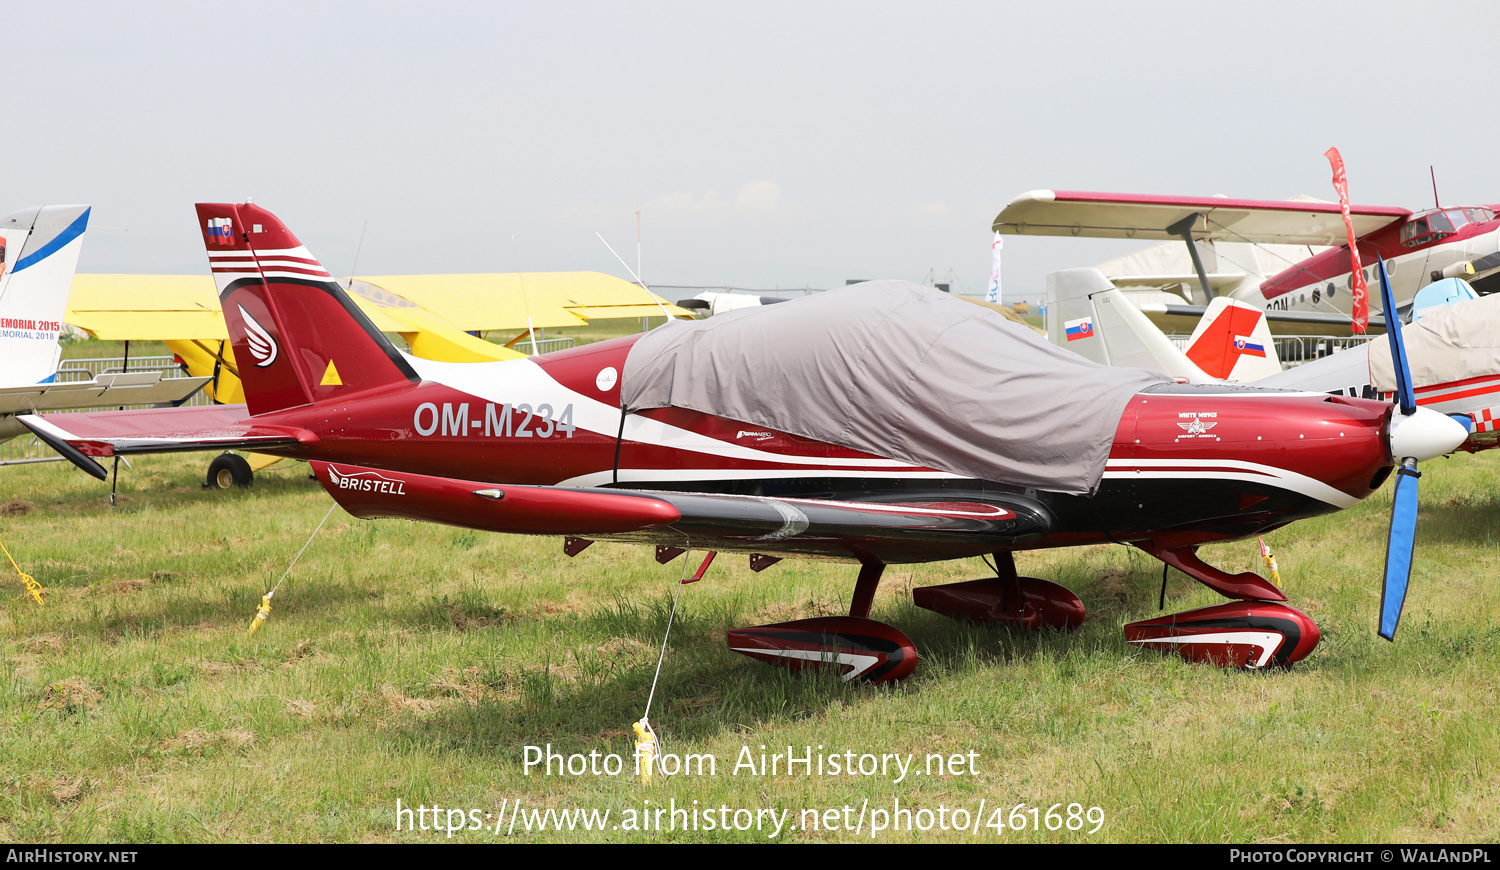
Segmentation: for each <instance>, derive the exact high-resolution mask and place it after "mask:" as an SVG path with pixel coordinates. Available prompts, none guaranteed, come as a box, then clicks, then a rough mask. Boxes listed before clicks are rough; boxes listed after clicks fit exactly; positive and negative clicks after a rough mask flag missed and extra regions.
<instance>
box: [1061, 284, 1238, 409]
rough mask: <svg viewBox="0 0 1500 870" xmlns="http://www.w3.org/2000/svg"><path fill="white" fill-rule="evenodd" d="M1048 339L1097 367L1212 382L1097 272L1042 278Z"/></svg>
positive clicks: (1197, 381)
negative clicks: (1127, 368)
mask: <svg viewBox="0 0 1500 870" xmlns="http://www.w3.org/2000/svg"><path fill="white" fill-rule="evenodd" d="M1047 305H1048V306H1050V307H1051V310H1052V311H1053V312H1055V314H1054V315H1053V316H1052V317H1050V318H1049V319H1048V328H1049V331H1048V335H1047V338H1048V339H1050V340H1051V341H1052V342H1053V343H1054V344H1056V345H1058V346H1059V347H1065V348H1067V349H1068V350H1071V351H1073V352H1075V353H1077V354H1079V355H1080V356H1083V357H1085V358H1086V359H1091V360H1093V361H1094V362H1096V363H1101V364H1103V365H1114V366H1134V367H1137V368H1143V369H1151V370H1152V371H1159V372H1164V373H1166V374H1168V375H1171V376H1172V377H1174V378H1186V379H1187V380H1188V381H1190V382H1192V383H1207V382H1210V381H1212V380H1213V378H1211V377H1209V376H1208V375H1207V374H1205V373H1204V372H1203V371H1202V370H1201V369H1200V368H1198V366H1196V365H1194V364H1193V362H1192V361H1191V360H1189V359H1188V358H1187V356H1186V355H1184V354H1183V352H1182V351H1180V350H1178V349H1177V346H1176V345H1174V344H1172V341H1171V339H1169V338H1167V337H1166V336H1165V335H1163V334H1162V331H1161V330H1160V329H1158V328H1157V327H1156V325H1155V324H1153V323H1152V322H1151V321H1150V319H1148V318H1147V317H1146V315H1144V314H1142V313H1141V312H1140V309H1138V308H1136V307H1135V306H1134V305H1133V304H1131V302H1130V300H1129V299H1127V298H1126V297H1125V295H1124V294H1123V293H1121V292H1120V291H1119V290H1118V289H1116V288H1115V286H1114V285H1113V284H1111V283H1110V282H1109V279H1108V278H1105V277H1104V275H1103V274H1101V273H1100V272H1099V271H1098V270H1097V269H1066V270H1063V271H1061V272H1053V273H1052V274H1050V275H1048V276H1047Z"/></svg>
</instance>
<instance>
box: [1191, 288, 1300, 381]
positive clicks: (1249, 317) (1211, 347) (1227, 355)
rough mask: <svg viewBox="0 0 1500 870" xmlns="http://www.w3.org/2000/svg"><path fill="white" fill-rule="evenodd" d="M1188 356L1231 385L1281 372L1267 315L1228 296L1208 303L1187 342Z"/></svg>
mask: <svg viewBox="0 0 1500 870" xmlns="http://www.w3.org/2000/svg"><path fill="white" fill-rule="evenodd" d="M1187 356H1188V359H1190V360H1192V361H1193V362H1194V363H1195V364H1196V365H1197V366H1198V367H1199V368H1201V369H1202V370H1203V371H1204V372H1206V373H1207V374H1209V375H1210V376H1212V377H1215V378H1218V379H1220V380H1224V381H1230V382H1232V383H1248V382H1250V381H1254V380H1258V379H1260V378H1264V377H1269V376H1271V375H1274V374H1276V373H1277V372H1279V371H1281V360H1280V358H1279V357H1278V356H1277V354H1276V343H1275V341H1273V340H1272V338H1271V327H1270V326H1269V325H1268V324H1267V323H1266V313H1265V311H1263V310H1262V309H1259V308H1256V307H1254V306H1251V305H1246V304H1245V303H1243V302H1239V301H1237V300H1234V299H1230V298H1228V297H1226V296H1220V297H1217V298H1215V299H1214V300H1213V302H1211V303H1209V306H1208V310H1207V311H1205V312H1204V313H1203V318H1202V319H1201V320H1199V321H1198V326H1197V328H1196V329H1194V330H1193V337H1192V338H1191V339H1190V340H1189V341H1188V350H1187Z"/></svg>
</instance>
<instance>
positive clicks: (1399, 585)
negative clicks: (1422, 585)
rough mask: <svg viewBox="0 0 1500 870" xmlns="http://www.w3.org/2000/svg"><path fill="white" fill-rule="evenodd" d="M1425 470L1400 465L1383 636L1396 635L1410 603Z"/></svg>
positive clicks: (1387, 556)
mask: <svg viewBox="0 0 1500 870" xmlns="http://www.w3.org/2000/svg"><path fill="white" fill-rule="evenodd" d="M1421 476H1422V475H1421V473H1420V472H1418V471H1417V470H1416V469H1415V468H1412V467H1409V466H1406V465H1403V466H1401V467H1400V468H1398V469H1396V495H1395V498H1394V499H1393V502H1392V504H1391V534H1390V537H1389V538H1388V539H1387V541H1386V550H1385V586H1384V588H1383V589H1382V590H1381V593H1380V636H1381V637H1383V638H1385V639H1386V640H1395V639H1396V625H1397V623H1399V622H1400V621H1401V609H1402V608H1403V607H1404V606H1405V605H1406V587H1407V583H1408V581H1409V580H1410V579H1411V553H1412V547H1413V545H1414V544H1415V542H1416V537H1417V480H1418V479H1419V478H1421Z"/></svg>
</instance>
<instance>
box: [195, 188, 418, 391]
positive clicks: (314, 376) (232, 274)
mask: <svg viewBox="0 0 1500 870" xmlns="http://www.w3.org/2000/svg"><path fill="white" fill-rule="evenodd" d="M197 209H198V228H199V230H200V231H201V232H202V233H203V244H204V246H205V247H206V248H207V249H208V263H209V268H210V269H211V270H212V272H213V276H214V283H215V285H216V286H217V288H218V291H219V302H220V304H221V305H222V306H223V307H224V322H225V324H226V325H227V326H228V328H229V337H230V340H231V343H232V346H233V348H234V356H235V359H237V360H238V361H239V375H240V380H241V382H242V383H243V386H244V390H245V403H246V405H247V406H248V407H249V411H250V413H251V414H264V413H267V412H270V411H278V410H281V409H283V408H292V407H297V406H299V405H307V404H311V403H314V402H321V401H338V400H340V399H342V398H343V397H345V396H346V395H348V394H349V393H352V392H355V391H361V390H368V389H378V388H384V387H393V386H397V385H401V384H408V383H415V382H417V381H419V380H420V378H419V377H418V375H417V373H416V372H415V371H414V370H413V369H412V367H411V365H410V364H409V363H408V362H407V361H406V358H405V357H403V356H402V355H401V352H400V351H399V350H397V349H396V347H395V345H393V344H391V342H390V340H389V339H387V338H386V337H385V336H384V335H383V334H382V333H381V332H380V330H378V329H376V328H375V325H374V324H373V323H371V322H370V319H369V318H368V317H366V316H365V313H364V312H363V311H361V310H360V309H359V306H358V305H356V304H355V303H354V302H353V300H351V299H350V298H349V296H348V294H346V293H345V292H344V290H343V288H341V287H339V285H338V283H337V282H335V281H334V280H333V276H331V275H330V274H329V273H328V270H327V269H324V268H323V266H322V265H321V264H319V263H318V261H317V260H316V259H314V258H313V256H312V254H311V253H309V252H308V250H307V248H306V247H304V246H303V245H302V243H301V242H299V241H298V240H297V237H296V236H294V235H292V233H291V231H290V230H288V229H287V228H286V226H285V225H284V224H283V223H282V222H281V221H280V220H279V219H278V218H277V217H276V216H275V215H273V214H271V213H270V212H268V211H266V210H265V209H263V208H261V207H259V206H257V205H253V204H251V203H244V204H240V205H236V204H232V203H199V204H198V206H197Z"/></svg>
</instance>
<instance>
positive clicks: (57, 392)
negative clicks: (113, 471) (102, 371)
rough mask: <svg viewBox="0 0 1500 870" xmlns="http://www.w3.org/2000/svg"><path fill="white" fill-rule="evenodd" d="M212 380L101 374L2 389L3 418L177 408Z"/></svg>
mask: <svg viewBox="0 0 1500 870" xmlns="http://www.w3.org/2000/svg"><path fill="white" fill-rule="evenodd" d="M209 380H211V379H210V378H163V377H161V373H160V372H131V373H129V374H118V375H99V376H98V377H96V378H94V379H93V380H92V381H81V382H78V383H50V384H36V385H35V386H30V387H9V388H6V389H0V415H4V414H20V413H32V414H36V413H42V412H45V411H66V410H69V409H77V408H99V407H104V406H108V405H163V404H171V405H178V404H181V403H182V402H185V401H187V400H188V399H190V398H192V396H193V394H194V393H196V392H198V391H199V390H201V389H202V388H203V385H204V384H206V383H208V382H209Z"/></svg>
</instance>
